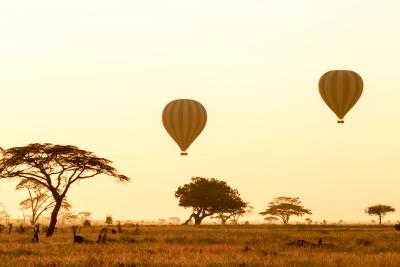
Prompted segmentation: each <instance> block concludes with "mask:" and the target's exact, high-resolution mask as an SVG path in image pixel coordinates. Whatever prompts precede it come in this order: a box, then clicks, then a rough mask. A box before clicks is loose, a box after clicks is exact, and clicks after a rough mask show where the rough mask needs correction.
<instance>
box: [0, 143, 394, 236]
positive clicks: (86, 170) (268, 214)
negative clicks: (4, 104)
mask: <svg viewBox="0 0 400 267" xmlns="http://www.w3.org/2000/svg"><path fill="white" fill-rule="evenodd" d="M0 153H1V157H0V180H4V179H13V180H17V181H18V184H17V186H16V190H20V191H25V192H27V194H28V197H27V198H26V199H24V200H22V201H21V202H20V204H19V206H20V210H21V211H23V214H24V218H25V211H29V212H30V214H31V216H30V223H31V224H32V225H35V224H36V223H37V221H38V219H39V217H40V216H41V215H42V214H43V213H45V212H46V211H51V217H50V223H49V226H48V228H47V229H46V231H47V232H46V235H47V236H51V235H52V234H53V233H54V230H55V227H56V224H57V220H58V219H59V220H60V221H61V223H64V222H65V221H70V220H74V221H75V220H78V219H79V220H80V223H81V224H83V225H85V226H90V216H91V213H90V212H80V213H78V214H73V213H71V212H70V209H71V204H70V203H69V202H68V200H67V193H68V192H69V189H70V187H71V186H72V185H73V184H75V183H77V182H79V181H82V180H86V179H89V178H93V177H96V176H98V175H101V174H103V175H108V176H111V177H114V178H115V179H116V180H117V181H119V182H128V181H129V180H130V179H129V178H128V177H127V176H125V175H122V174H119V173H118V172H117V170H116V169H115V168H114V167H112V166H111V163H112V162H111V161H110V160H108V159H105V158H100V157H97V156H96V155H94V154H93V153H92V152H88V151H85V150H82V149H79V148H77V147H75V146H70V145H66V146H65V145H53V144H49V143H44V144H37V143H36V144H30V145H27V146H23V147H13V148H9V149H1V148H0ZM175 197H176V198H177V199H178V201H179V206H181V207H184V208H190V209H191V214H190V217H189V218H188V219H187V220H186V221H185V222H184V224H188V223H189V222H190V221H192V219H193V220H194V224H195V225H199V224H201V222H202V221H203V220H204V219H205V218H207V217H210V218H213V219H218V220H220V222H221V223H222V224H226V222H228V221H230V222H231V223H233V224H236V223H238V220H239V218H240V217H242V216H244V215H245V214H247V213H251V212H252V211H253V209H254V208H253V207H252V206H251V205H250V203H249V202H246V201H244V200H243V199H242V198H241V196H240V194H239V192H238V190H237V189H233V188H231V187H230V186H229V185H228V184H227V183H226V182H225V181H220V180H218V179H216V178H203V177H193V178H192V179H191V182H190V183H187V184H184V185H183V186H180V187H178V189H177V190H176V191H175ZM0 206H1V205H0ZM394 211H395V209H394V208H393V207H391V206H388V205H382V204H379V205H375V206H370V207H368V208H367V209H366V210H365V213H367V214H369V215H374V216H378V219H379V224H381V223H382V219H383V218H384V216H385V215H386V214H387V213H389V212H394ZM259 214H260V215H262V216H265V220H266V221H268V222H270V223H272V222H274V221H277V220H279V219H280V220H282V222H283V224H288V223H289V220H290V218H291V217H292V216H304V215H306V214H307V215H311V214H312V212H311V210H310V209H307V208H305V207H304V206H303V205H302V203H301V201H300V199H299V198H298V197H287V196H282V197H276V198H274V199H273V200H272V201H270V202H269V203H268V205H267V208H266V209H265V210H264V211H262V212H259ZM0 217H4V218H5V219H6V221H8V219H9V215H8V213H7V212H6V211H5V210H4V209H3V210H0ZM170 220H171V222H173V223H175V224H176V223H177V222H178V223H179V218H176V217H171V218H170ZM306 222H307V223H309V224H310V223H311V222H312V220H311V219H310V218H306ZM105 223H106V224H109V225H112V224H113V218H112V216H111V215H107V216H106V221H105Z"/></svg>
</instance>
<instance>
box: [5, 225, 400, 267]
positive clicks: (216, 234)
mask: <svg viewBox="0 0 400 267" xmlns="http://www.w3.org/2000/svg"><path fill="white" fill-rule="evenodd" d="M123 231H124V232H123V233H122V234H116V235H111V233H108V234H107V235H108V237H109V238H112V239H115V240H114V241H109V242H106V243H95V242H93V243H86V244H75V243H73V242H72V240H73V238H72V231H71V228H65V229H64V233H62V232H61V231H59V232H58V233H55V235H54V236H53V237H52V238H46V237H45V236H44V235H43V234H41V236H40V242H39V243H36V244H35V243H31V242H30V239H31V238H32V234H31V232H29V233H26V234H17V233H11V234H6V233H2V234H0V266H24V267H29V266H193V265H197V266H204V265H205V266H304V267H309V266H360V267H361V266H400V238H399V237H400V233H399V232H396V231H395V230H394V228H393V227H388V226H382V227H378V226H329V225H328V226H316V225H313V226H304V225H303V226H302V225H293V226H290V225H289V226H279V225H276V226H274V225H272V226H252V225H246V226H244V225H238V226H207V225H205V226H200V227H194V226H146V227H142V228H141V229H140V232H139V234H138V235H136V234H135V230H134V228H123ZM99 232H100V228H98V227H88V228H82V230H81V232H80V233H79V234H80V235H82V236H84V237H85V238H88V239H91V240H93V241H94V240H96V239H97V236H98V233H99ZM132 238H133V239H135V242H131V239H132ZM319 238H322V241H323V242H324V243H332V244H335V245H336V246H337V247H336V248H333V249H332V248H301V247H289V246H287V243H288V242H290V241H294V240H297V239H304V240H306V241H310V242H313V243H318V240H319ZM366 241H369V242H370V244H368V242H366Z"/></svg>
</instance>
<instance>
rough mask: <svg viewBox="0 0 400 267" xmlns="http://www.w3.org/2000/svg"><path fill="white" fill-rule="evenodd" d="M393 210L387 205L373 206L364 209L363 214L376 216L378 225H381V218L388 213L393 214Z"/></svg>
mask: <svg viewBox="0 0 400 267" xmlns="http://www.w3.org/2000/svg"><path fill="white" fill-rule="evenodd" d="M395 211H396V210H395V208H393V207H392V206H388V205H382V204H379V205H375V206H370V207H368V208H366V209H365V213H366V214H368V215H376V216H378V218H379V224H382V218H383V217H385V215H386V214H387V213H389V212H395Z"/></svg>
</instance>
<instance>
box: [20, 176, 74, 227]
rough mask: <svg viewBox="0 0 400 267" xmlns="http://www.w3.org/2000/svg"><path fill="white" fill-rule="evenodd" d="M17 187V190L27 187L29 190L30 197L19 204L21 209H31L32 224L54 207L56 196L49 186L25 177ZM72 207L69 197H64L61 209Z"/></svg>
mask: <svg viewBox="0 0 400 267" xmlns="http://www.w3.org/2000/svg"><path fill="white" fill-rule="evenodd" d="M16 189H17V190H24V189H26V190H27V191H28V194H29V197H28V198H26V199H24V200H22V201H21V202H20V203H19V206H20V209H21V210H30V211H31V216H30V217H31V218H30V223H31V225H36V223H37V221H38V219H39V217H40V215H42V214H43V213H44V212H46V211H48V210H50V209H52V208H54V206H55V204H56V202H55V201H54V198H53V197H52V195H51V194H50V193H49V191H48V190H47V188H45V187H43V186H42V185H41V184H38V183H35V182H33V181H30V180H26V179H24V180H21V181H20V182H19V183H18V185H17V187H16ZM71 207H72V206H71V204H70V203H69V202H68V200H67V198H64V199H63V201H62V203H61V209H65V210H69V209H70V208H71Z"/></svg>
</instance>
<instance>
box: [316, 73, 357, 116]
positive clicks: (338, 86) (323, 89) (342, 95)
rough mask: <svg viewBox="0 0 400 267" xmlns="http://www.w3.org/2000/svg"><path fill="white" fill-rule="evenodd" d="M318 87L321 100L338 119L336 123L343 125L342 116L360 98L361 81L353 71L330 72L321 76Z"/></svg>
mask: <svg viewBox="0 0 400 267" xmlns="http://www.w3.org/2000/svg"><path fill="white" fill-rule="evenodd" d="M318 87H319V93H320V95H321V97H322V99H323V100H324V101H325V103H326V104H327V105H328V107H329V108H330V109H331V110H332V111H333V112H334V113H335V114H336V115H337V117H338V118H339V120H338V123H344V121H343V118H344V116H345V115H346V114H347V112H349V110H350V109H351V108H352V107H353V106H354V105H355V104H356V103H357V101H358V99H360V97H361V94H362V91H363V81H362V79H361V76H360V75H358V73H356V72H354V71H351V70H332V71H328V72H327V73H325V74H324V75H322V76H321V78H320V79H319V84H318Z"/></svg>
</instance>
